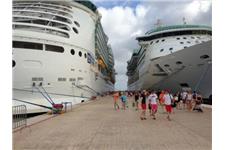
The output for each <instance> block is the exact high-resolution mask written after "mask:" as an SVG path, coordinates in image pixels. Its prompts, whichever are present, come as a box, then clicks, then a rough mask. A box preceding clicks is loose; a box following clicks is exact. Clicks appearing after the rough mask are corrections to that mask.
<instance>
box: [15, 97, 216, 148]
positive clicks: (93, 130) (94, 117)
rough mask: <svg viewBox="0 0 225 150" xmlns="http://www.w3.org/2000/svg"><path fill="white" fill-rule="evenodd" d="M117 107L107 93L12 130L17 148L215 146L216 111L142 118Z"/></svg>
mask: <svg viewBox="0 0 225 150" xmlns="http://www.w3.org/2000/svg"><path fill="white" fill-rule="evenodd" d="M128 100H129V108H128V109H127V110H117V111H116V110H114V109H113V100H112V97H110V96H106V97H103V98H99V99H98V100H95V101H91V102H90V103H87V104H82V105H80V106H77V107H75V108H74V109H73V110H72V111H71V112H68V113H65V114H62V115H58V116H57V117H53V118H49V119H48V120H45V121H43V122H40V123H38V124H35V125H32V126H30V127H28V128H25V129H22V130H21V131H18V132H15V133H13V149H14V150H211V149H212V142H211V141H212V111H211V109H209V108H205V109H204V113H199V112H188V111H187V110H176V109H175V113H174V114H172V115H171V118H172V121H168V120H167V119H166V114H163V113H162V110H161V108H160V107H159V110H158V113H157V114H156V120H153V119H151V118H150V116H149V113H147V120H140V118H139V116H140V113H141V111H140V110H138V111H136V110H135V109H134V108H133V107H132V105H131V104H132V103H131V102H132V101H133V99H132V98H129V99H128Z"/></svg>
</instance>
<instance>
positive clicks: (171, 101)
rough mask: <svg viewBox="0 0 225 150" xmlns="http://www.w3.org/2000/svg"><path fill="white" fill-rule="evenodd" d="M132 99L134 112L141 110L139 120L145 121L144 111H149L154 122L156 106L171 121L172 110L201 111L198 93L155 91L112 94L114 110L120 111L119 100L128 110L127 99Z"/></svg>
mask: <svg viewBox="0 0 225 150" xmlns="http://www.w3.org/2000/svg"><path fill="white" fill-rule="evenodd" d="M127 97H133V102H132V104H133V107H135V110H139V109H141V114H140V119H141V120H146V119H147V118H146V110H147V107H148V109H149V113H150V116H151V117H152V119H154V120H156V113H157V111H158V106H160V107H161V109H162V111H163V112H162V113H166V114H167V117H166V118H167V119H168V120H169V121H171V113H172V112H173V109H174V108H176V109H178V110H182V109H183V110H184V109H187V110H188V111H195V110H197V111H199V112H203V110H202V106H201V104H202V96H201V94H200V93H197V92H195V91H194V92H191V91H182V92H177V93H175V94H172V93H171V92H170V91H169V90H162V91H159V92H156V91H146V90H143V91H132V92H119V91H117V92H114V94H113V99H114V109H115V110H118V109H120V106H119V100H121V104H122V108H121V109H123V110H126V109H127V108H128V98H127Z"/></svg>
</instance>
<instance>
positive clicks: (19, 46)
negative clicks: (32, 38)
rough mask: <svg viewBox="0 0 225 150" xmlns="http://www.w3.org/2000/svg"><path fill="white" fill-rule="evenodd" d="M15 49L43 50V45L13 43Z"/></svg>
mask: <svg viewBox="0 0 225 150" xmlns="http://www.w3.org/2000/svg"><path fill="white" fill-rule="evenodd" d="M13 48H24V49H35V50H43V44H40V43H32V42H22V41H13Z"/></svg>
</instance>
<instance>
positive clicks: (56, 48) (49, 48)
mask: <svg viewBox="0 0 225 150" xmlns="http://www.w3.org/2000/svg"><path fill="white" fill-rule="evenodd" d="M45 50H46V51H51V52H57V53H63V52H64V48H63V47H61V46H55V45H48V44H46V45H45Z"/></svg>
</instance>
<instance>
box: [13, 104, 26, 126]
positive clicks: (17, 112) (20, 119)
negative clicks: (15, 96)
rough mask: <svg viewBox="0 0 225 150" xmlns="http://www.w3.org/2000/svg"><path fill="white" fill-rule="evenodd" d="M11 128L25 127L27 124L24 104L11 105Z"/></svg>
mask: <svg viewBox="0 0 225 150" xmlns="http://www.w3.org/2000/svg"><path fill="white" fill-rule="evenodd" d="M12 115H13V129H16V128H19V127H25V126H26V125H27V108H26V106H25V105H18V106H13V107H12Z"/></svg>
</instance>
